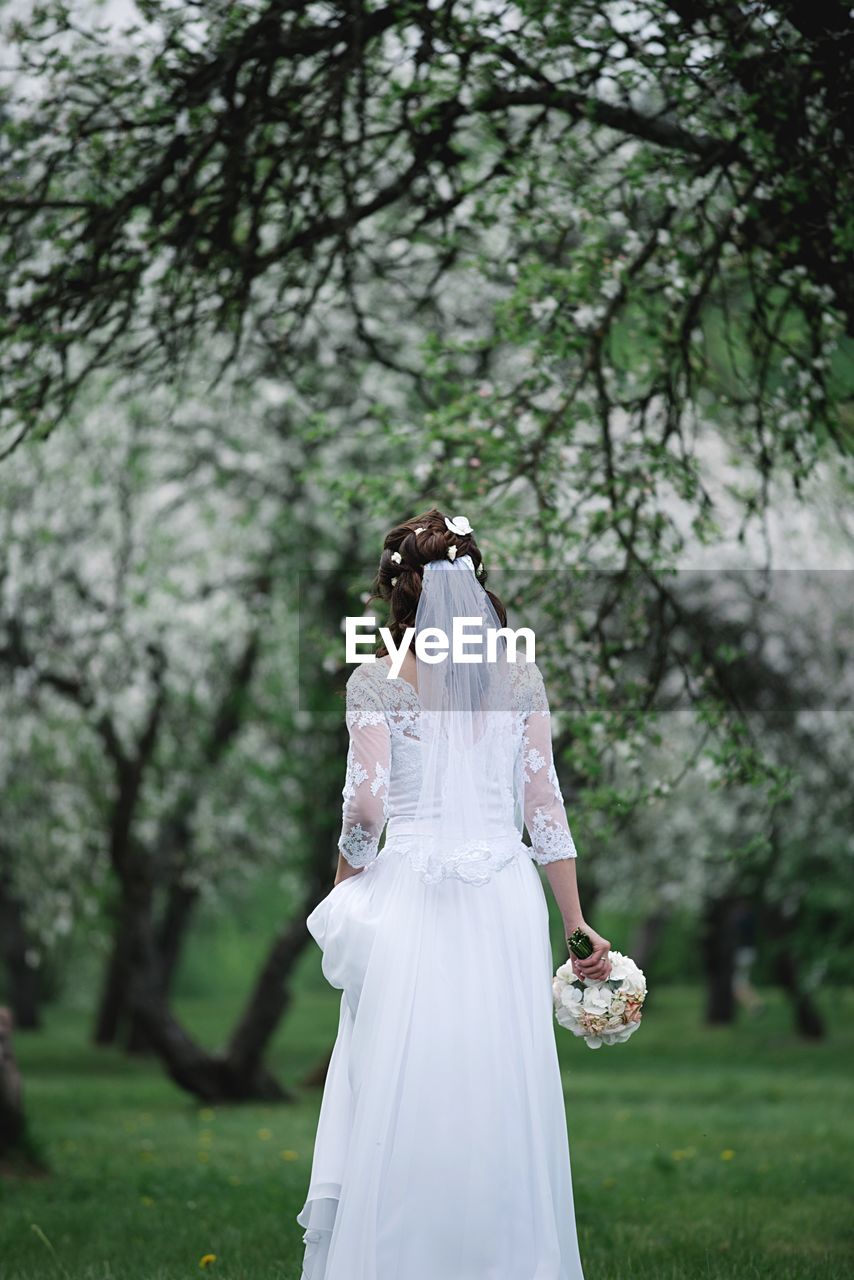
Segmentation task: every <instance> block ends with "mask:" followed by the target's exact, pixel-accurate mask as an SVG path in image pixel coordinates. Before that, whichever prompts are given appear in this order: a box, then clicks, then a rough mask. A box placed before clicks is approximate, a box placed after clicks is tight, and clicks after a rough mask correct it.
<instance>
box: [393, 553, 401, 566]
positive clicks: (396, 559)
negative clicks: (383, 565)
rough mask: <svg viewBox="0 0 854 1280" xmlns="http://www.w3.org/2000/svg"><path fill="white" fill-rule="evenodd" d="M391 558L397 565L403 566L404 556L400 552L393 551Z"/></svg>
mask: <svg viewBox="0 0 854 1280" xmlns="http://www.w3.org/2000/svg"><path fill="white" fill-rule="evenodd" d="M391 558H392V560H393V561H394V563H395V564H402V563H403V556H402V555H401V554H400V552H399V551H392V553H391Z"/></svg>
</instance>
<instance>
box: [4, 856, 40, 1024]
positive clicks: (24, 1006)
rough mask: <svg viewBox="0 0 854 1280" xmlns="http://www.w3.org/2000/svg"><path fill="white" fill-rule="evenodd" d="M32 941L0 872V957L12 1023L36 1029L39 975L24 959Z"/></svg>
mask: <svg viewBox="0 0 854 1280" xmlns="http://www.w3.org/2000/svg"><path fill="white" fill-rule="evenodd" d="M31 944H32V939H31V938H30V936H29V934H28V932H27V927H26V923H25V919H24V906H23V903H22V902H21V900H20V899H19V898H18V897H16V895H15V894H14V893H13V892H12V889H11V885H10V884H9V882H8V880H6V879H5V878H4V877H3V876H0V959H2V961H3V963H4V964H5V967H6V975H7V978H8V988H9V1003H10V1004H11V1006H12V1013H13V1014H14V1017H15V1025H16V1026H18V1027H20V1028H22V1029H24V1030H26V1031H36V1030H38V1028H39V1027H40V1026H41V1011H40V1009H39V975H38V970H37V969H34V968H33V966H32V965H31V964H29V963H28V961H27V952H28V951H29V949H30V946H31Z"/></svg>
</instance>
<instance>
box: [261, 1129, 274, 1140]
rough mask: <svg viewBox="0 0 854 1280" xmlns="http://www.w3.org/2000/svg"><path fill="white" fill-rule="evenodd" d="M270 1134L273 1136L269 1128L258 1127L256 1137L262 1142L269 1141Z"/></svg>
mask: <svg viewBox="0 0 854 1280" xmlns="http://www.w3.org/2000/svg"><path fill="white" fill-rule="evenodd" d="M272 1136H273V1135H272V1133H271V1132H270V1130H269V1129H259V1130H258V1137H259V1138H260V1139H261V1141H262V1142H269V1141H270V1139H271V1138H272Z"/></svg>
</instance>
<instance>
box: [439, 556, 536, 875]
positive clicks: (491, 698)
mask: <svg viewBox="0 0 854 1280" xmlns="http://www.w3.org/2000/svg"><path fill="white" fill-rule="evenodd" d="M455 619H456V620H457V624H456V625H457V628H460V627H461V625H462V623H463V620H465V624H464V625H465V634H466V636H467V637H468V640H467V642H463V643H462V646H461V652H460V653H459V654H458V655H457V656H456V657H455V655H454V652H453V649H452V648H451V646H452V645H453V641H454V631H455ZM433 628H436V629H438V630H440V632H441V633H442V634H444V635H446V636H447V638H448V642H449V649H448V651H447V652H446V653H445V654H444V656H443V657H442V659H441V660H440V661H430V660H429V657H428V655H427V653H426V652H424V650H422V651H421V652H419V646H420V645H425V644H426V647H427V648H428V649H429V648H430V644H429V641H430V640H431V639H433V640H436V639H437V637H435V636H432V635H431V629H433ZM500 628H501V622H500V619H499V618H498V615H497V613H496V612H495V608H494V607H493V604H492V602H491V600H490V599H489V597H488V596H487V594H486V591H485V590H484V588H483V586H482V585H481V583H480V582H479V581H478V579H477V576H476V574H475V572H474V565H473V562H472V559H471V556H467V555H466V556H461V557H460V558H459V559H456V560H434V561H431V562H430V563H428V564H426V565H425V566H424V576H423V582H422V590H421V596H420V599H419V602H418V607H417V610H416V615H415V640H416V646H417V647H416V666H417V673H418V693H419V701H420V703H421V724H420V738H421V761H422V777H421V787H420V793H419V798H418V804H417V809H416V819H415V827H416V830H417V833H418V842H419V845H420V848H419V859H418V860H419V862H420V863H421V865H422V872H423V873H425V875H426V878H428V879H431V880H438V879H441V878H443V877H444V876H445V875H448V874H454V875H456V876H458V877H460V878H461V879H464V880H469V881H473V882H483V881H485V880H486V879H488V878H489V876H490V875H491V873H492V871H493V870H494V869H495V867H496V866H497V865H500V864H501V863H503V862H504V861H506V860H507V858H508V857H509V856H511V854H513V853H515V852H517V851H518V846H519V841H520V838H521V817H520V814H519V803H518V795H517V794H516V785H517V783H518V778H517V777H514V765H515V764H516V763H517V761H516V756H517V751H516V746H517V744H516V742H515V736H514V716H513V705H512V692H513V682H512V671H511V669H510V665H509V663H508V657H507V642H506V639H505V638H504V636H501V635H498V634H497V633H498V632H499V630H500ZM490 630H493V631H495V632H496V635H495V661H488V660H487V659H488V657H489V656H490V655H489V650H488V633H489V631H490ZM419 638H420V639H419ZM437 649H438V646H435V647H434V657H435V656H436V650H437ZM466 659H468V660H466ZM472 659H474V660H472ZM478 659H480V660H478Z"/></svg>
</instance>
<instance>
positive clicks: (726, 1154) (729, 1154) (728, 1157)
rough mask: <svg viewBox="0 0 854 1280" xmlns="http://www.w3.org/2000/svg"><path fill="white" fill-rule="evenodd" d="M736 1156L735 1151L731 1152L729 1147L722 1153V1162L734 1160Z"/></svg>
mask: <svg viewBox="0 0 854 1280" xmlns="http://www.w3.org/2000/svg"><path fill="white" fill-rule="evenodd" d="M734 1155H735V1152H734V1151H731V1150H730V1148H729V1147H727V1148H726V1150H725V1151H722V1152H721V1159H722V1160H732V1158H733V1156H734Z"/></svg>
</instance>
